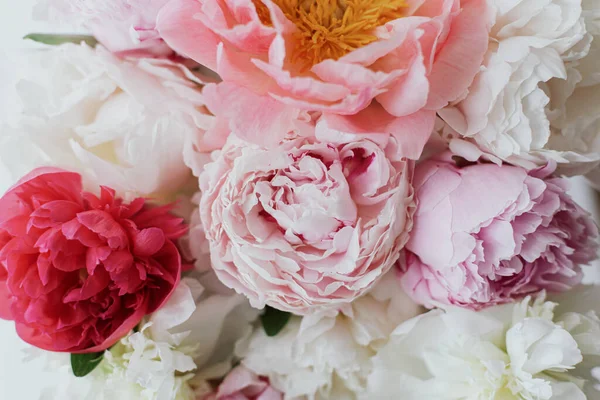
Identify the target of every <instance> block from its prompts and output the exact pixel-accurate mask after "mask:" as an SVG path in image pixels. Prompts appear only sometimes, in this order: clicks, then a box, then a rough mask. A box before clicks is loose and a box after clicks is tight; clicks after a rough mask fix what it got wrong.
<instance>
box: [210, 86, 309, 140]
mask: <svg viewBox="0 0 600 400" xmlns="http://www.w3.org/2000/svg"><path fill="white" fill-rule="evenodd" d="M203 93H204V96H205V101H206V105H207V107H208V108H209V109H210V111H211V112H213V113H215V114H217V115H219V116H220V117H221V118H226V119H228V120H229V121H230V125H229V128H230V129H231V131H232V132H233V133H234V134H236V135H238V136H239V137H241V138H243V139H245V140H248V141H250V142H254V143H264V144H265V145H273V144H276V143H278V142H279V140H280V133H281V132H285V133H288V132H291V131H292V130H293V129H294V124H295V121H296V118H297V116H298V111H297V110H295V109H294V108H292V107H287V106H285V105H284V104H281V103H280V102H278V101H276V100H275V99H273V98H271V97H270V96H259V95H256V94H255V93H253V92H251V91H249V90H247V89H245V88H242V87H238V86H235V85H233V84H230V83H225V82H224V83H219V84H210V85H207V86H206V87H205V88H204V92H203Z"/></svg>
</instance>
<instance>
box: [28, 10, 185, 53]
mask: <svg viewBox="0 0 600 400" xmlns="http://www.w3.org/2000/svg"><path fill="white" fill-rule="evenodd" d="M169 1H170V0H38V2H37V4H36V5H35V7H34V10H33V15H34V18H36V19H40V20H45V21H51V22H59V23H61V24H62V26H64V24H65V23H66V24H71V25H76V26H79V27H81V28H84V29H86V30H90V31H91V32H92V34H93V35H94V36H95V37H96V38H97V39H98V40H99V41H100V42H101V43H102V44H103V45H104V46H106V47H107V48H108V49H109V50H110V51H112V52H116V53H121V55H123V54H127V55H152V56H159V57H161V56H168V55H170V54H171V53H173V51H172V50H171V49H170V48H169V47H168V46H167V45H166V43H165V42H164V41H163V40H162V38H161V37H160V34H159V33H158V31H157V30H156V17H157V15H158V13H159V11H160V9H161V8H162V7H163V6H164V5H165V4H166V3H168V2H169Z"/></svg>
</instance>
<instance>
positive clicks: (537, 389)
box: [363, 294, 600, 400]
mask: <svg viewBox="0 0 600 400" xmlns="http://www.w3.org/2000/svg"><path fill="white" fill-rule="evenodd" d="M556 306H557V305H556V304H555V303H551V302H545V301H544V298H543V294H542V295H541V296H540V297H539V298H538V299H537V300H535V301H534V302H531V298H526V299H525V300H524V301H523V302H521V303H519V304H510V305H502V306H496V307H491V308H488V309H486V310H484V311H482V312H474V311H471V310H466V309H449V310H447V311H446V312H443V311H439V310H435V311H431V312H429V313H427V314H424V315H421V316H419V317H417V318H414V319H412V320H410V321H407V322H406V323H404V324H402V325H400V326H398V328H397V329H396V330H395V331H394V332H393V333H392V335H391V336H390V339H389V341H388V343H387V344H386V345H385V346H383V347H381V348H380V349H379V352H378V354H377V355H376V356H375V357H374V360H373V365H374V367H373V371H372V373H371V374H370V376H369V378H368V390H367V391H366V394H365V395H364V396H363V398H364V399H371V398H382V399H383V398H395V397H394V396H397V397H398V398H402V399H403V400H411V399H415V400H417V399H418V400H465V399H468V400H492V399H493V400H500V399H501V400H549V399H552V400H585V399H586V394H584V386H585V384H586V382H585V381H584V380H583V379H582V377H583V376H584V374H583V373H581V372H582V371H578V370H575V368H576V367H579V366H580V365H582V361H584V360H588V361H597V360H596V357H597V356H598V355H600V319H598V317H597V316H596V315H595V314H594V313H593V312H589V313H587V314H578V313H575V312H566V313H561V312H557V309H556ZM587 373H588V374H589V371H588V372H587ZM585 390H586V391H587V390H588V388H586V389H585ZM588 393H589V392H588ZM590 398H594V397H590Z"/></svg>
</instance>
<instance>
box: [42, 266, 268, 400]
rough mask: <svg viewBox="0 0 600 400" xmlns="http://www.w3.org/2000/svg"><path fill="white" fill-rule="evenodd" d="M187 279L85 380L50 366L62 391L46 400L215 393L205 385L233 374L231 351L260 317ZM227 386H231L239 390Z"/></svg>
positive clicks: (228, 295)
mask: <svg viewBox="0 0 600 400" xmlns="http://www.w3.org/2000/svg"><path fill="white" fill-rule="evenodd" d="M193 275H194V276H193V277H191V278H190V277H187V278H184V279H182V281H181V283H180V284H179V285H178V286H177V288H176V289H175V291H174V292H173V295H172V296H171V298H170V299H169V301H168V302H167V303H166V304H165V305H164V306H163V307H161V308H160V309H159V310H158V311H157V312H155V313H154V314H152V315H151V316H149V317H147V318H145V319H144V320H143V321H142V324H141V326H142V328H141V329H140V330H139V331H138V332H131V333H130V334H129V335H127V336H126V337H124V338H123V339H121V341H119V342H118V343H117V344H116V345H115V346H113V347H112V348H111V349H110V350H108V351H106V352H105V353H104V359H103V360H102V362H101V363H100V365H99V366H98V367H97V368H96V369H94V371H92V373H90V374H89V375H87V376H86V377H84V378H75V377H74V376H73V374H72V372H71V370H70V367H69V363H68V360H67V359H65V360H58V362H55V363H54V364H56V365H54V366H53V369H54V370H57V373H56V374H55V375H56V379H60V380H61V381H63V384H62V385H60V387H58V386H57V385H54V387H53V388H52V390H49V391H48V393H47V396H48V397H47V398H48V400H50V399H57V398H65V399H71V398H85V399H86V400H109V399H115V398H116V399H123V400H126V399H127V400H128V399H131V400H138V399H143V400H199V399H204V398H205V397H207V396H209V395H210V394H211V393H212V392H213V388H212V385H211V382H210V381H212V380H215V379H219V378H221V377H223V376H224V375H226V374H227V373H228V371H229V370H231V366H232V361H233V350H234V344H235V342H236V341H237V340H238V339H240V338H242V337H244V336H247V335H248V334H249V332H250V331H251V324H252V322H253V321H254V320H255V319H256V318H257V316H258V311H257V310H253V309H252V308H250V306H249V304H248V302H247V301H246V299H245V298H244V297H243V296H240V295H237V294H235V293H233V292H232V291H230V290H229V291H227V290H224V288H222V287H221V288H219V289H218V290H219V291H218V292H217V291H215V290H214V288H215V287H216V286H215V285H214V283H215V282H216V279H214V274H193ZM61 361H62V362H61ZM232 374H233V375H232ZM230 375H232V376H233V377H235V375H236V374H234V372H231V374H230ZM237 375H238V376H239V374H237ZM228 376H229V375H228ZM232 380H233V379H230V378H229V381H230V383H232V384H235V383H238V384H242V381H241V380H233V381H234V382H232ZM230 387H231V386H230ZM240 389H241V388H240ZM261 400H262V399H261Z"/></svg>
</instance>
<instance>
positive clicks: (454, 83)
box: [427, 0, 490, 110]
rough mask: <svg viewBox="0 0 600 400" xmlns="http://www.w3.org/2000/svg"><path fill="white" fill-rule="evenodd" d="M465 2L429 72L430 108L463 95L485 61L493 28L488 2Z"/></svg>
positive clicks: (433, 108)
mask: <svg viewBox="0 0 600 400" xmlns="http://www.w3.org/2000/svg"><path fill="white" fill-rule="evenodd" d="M464 3H465V5H464V7H463V9H462V12H461V13H460V14H459V15H458V16H457V17H456V19H455V20H454V21H453V23H452V26H453V28H454V29H452V31H451V32H450V34H449V36H448V38H447V41H446V45H445V46H444V47H443V48H442V49H441V51H440V52H439V53H438V54H437V56H436V59H435V62H434V64H433V69H432V72H431V74H430V75H429V82H430V88H431V92H430V96H429V100H428V102H427V108H428V109H430V110H439V109H441V108H443V107H445V106H447V105H448V103H449V102H451V101H454V100H456V99H458V98H459V97H460V96H461V95H463V94H464V92H465V90H466V89H465V88H468V87H469V86H471V83H473V79H474V78H475V75H476V74H477V72H479V69H480V68H481V65H482V64H483V57H484V54H485V52H486V51H487V48H488V32H489V29H490V22H489V20H490V18H489V15H488V6H487V2H486V1H485V0H466V1H464Z"/></svg>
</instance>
